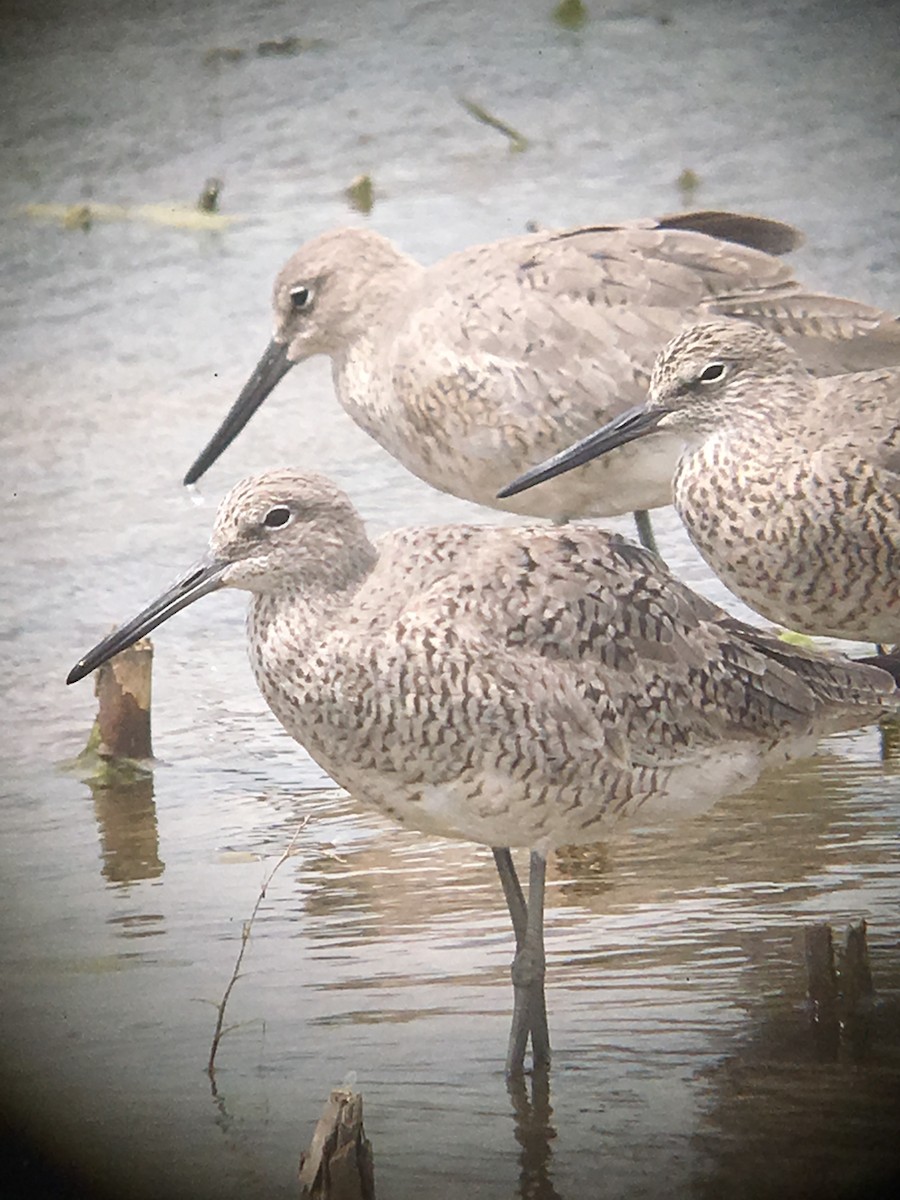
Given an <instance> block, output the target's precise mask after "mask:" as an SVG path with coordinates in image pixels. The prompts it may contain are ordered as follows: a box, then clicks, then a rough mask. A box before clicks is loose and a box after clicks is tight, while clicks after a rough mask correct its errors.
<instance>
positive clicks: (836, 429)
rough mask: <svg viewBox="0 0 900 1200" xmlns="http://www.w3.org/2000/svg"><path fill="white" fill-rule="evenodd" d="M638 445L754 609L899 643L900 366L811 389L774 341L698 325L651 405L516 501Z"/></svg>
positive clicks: (698, 540)
mask: <svg viewBox="0 0 900 1200" xmlns="http://www.w3.org/2000/svg"><path fill="white" fill-rule="evenodd" d="M626 443H628V444H630V445H632V446H633V447H635V449H636V450H640V449H642V450H643V454H644V457H645V459H647V460H653V461H655V463H656V469H661V468H662V466H663V464H666V463H667V464H668V466H669V470H670V471H671V473H672V474H673V477H674V496H675V506H676V508H677V509H678V512H679V513H680V514H681V519H682V520H683V521H684V524H685V526H686V527H687V531H688V533H689V534H690V537H691V540H692V541H693V542H694V544H695V545H696V547H697V549H698V550H699V551H700V553H701V554H702V555H703V557H704V558H705V559H706V561H707V562H708V563H709V565H710V567H711V568H712V569H713V571H715V573H716V574H717V575H718V576H719V578H720V579H721V580H722V581H723V583H725V584H726V585H727V586H728V587H729V588H730V589H731V590H732V591H733V592H734V593H735V595H736V596H739V597H740V598H741V599H742V600H743V601H744V602H745V603H746V604H748V605H749V606H750V607H751V608H753V609H756V611H757V612H759V613H762V615H763V616H765V617H768V618H769V620H771V621H776V622H778V623H779V624H781V625H786V626H788V627H789V628H791V629H797V630H801V631H803V632H805V633H811V634H822V635H827V636H830V637H839V638H851V639H856V640H860V641H872V642H878V643H892V642H893V643H896V642H900V369H896V368H892V369H887V368H886V369H884V370H877V371H862V372H857V373H855V374H851V375H840V376H836V377H834V378H831V379H811V378H810V377H809V375H808V374H807V372H806V371H805V369H804V366H803V363H802V362H801V361H800V359H799V358H798V357H797V355H796V354H795V353H794V352H793V351H792V350H791V349H790V348H789V347H788V346H786V345H785V344H784V342H782V341H780V340H779V339H778V338H777V337H774V336H773V335H772V334H770V333H767V332H766V331H765V330H762V329H757V328H755V327H754V326H752V325H746V324H740V323H737V322H733V321H728V322H726V321H716V322H710V323H708V324H705V325H698V326H697V327H696V328H694V329H690V330H687V331H686V332H685V333H682V334H680V335H679V336H678V337H676V338H675V339H674V340H673V341H672V342H670V343H669V345H668V346H667V347H666V348H665V349H664V350H663V352H662V354H661V355H660V356H659V359H658V360H657V363H656V366H655V367H654V369H653V377H652V380H651V383H650V393H649V397H648V399H647V401H646V403H645V404H644V405H642V406H640V407H638V408H633V409H631V410H628V411H626V412H625V413H623V414H621V415H620V416H619V417H617V418H615V420H613V421H611V422H610V423H609V424H607V425H606V426H604V427H603V428H601V429H599V430H597V431H595V432H594V433H593V434H591V435H590V436H589V437H587V438H585V439H583V440H582V441H581V442H579V443H577V444H576V445H575V446H572V447H570V448H569V449H568V450H565V451H563V452H562V453H561V454H558V455H556V456H555V458H553V459H551V460H549V461H548V462H546V463H542V464H540V465H539V466H537V467H534V468H533V469H532V470H530V471H527V472H526V473H525V474H524V475H523V476H521V477H520V478H519V479H518V480H516V481H515V482H514V483H512V484H510V485H509V486H508V487H506V488H504V489H503V493H504V494H507V493H510V492H518V490H519V489H520V488H527V487H531V486H533V485H534V484H535V483H537V482H540V481H542V480H544V479H545V478H547V477H548V476H556V475H557V474H559V473H563V472H566V471H569V470H572V469H573V468H575V467H576V466H579V465H580V464H582V463H584V462H587V461H591V460H593V459H595V458H596V457H598V456H602V455H605V454H606V453H608V452H610V451H612V450H614V449H616V448H618V447H619V446H621V445H623V444H626ZM637 469H638V470H639V471H640V470H642V464H639V465H638V468H637ZM648 469H649V468H648Z"/></svg>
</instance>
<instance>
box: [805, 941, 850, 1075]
mask: <svg viewBox="0 0 900 1200" xmlns="http://www.w3.org/2000/svg"><path fill="white" fill-rule="evenodd" d="M804 948H805V951H806V976H807V996H808V998H809V1020H810V1025H811V1026H812V1033H813V1041H814V1042H815V1046H816V1050H817V1051H818V1053H819V1055H820V1056H821V1057H823V1058H827V1059H833V1058H835V1057H836V1056H837V1051H838V1044H839V1042H840V1036H841V1028H840V1019H839V1017H838V985H837V973H836V972H835V969H834V942H833V940H832V936H831V926H830V925H829V924H827V922H825V921H822V922H820V923H819V924H817V925H812V926H810V927H809V928H808V929H807V930H806V936H805V947H804Z"/></svg>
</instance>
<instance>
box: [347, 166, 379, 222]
mask: <svg viewBox="0 0 900 1200" xmlns="http://www.w3.org/2000/svg"><path fill="white" fill-rule="evenodd" d="M344 195H345V197H346V198H347V203H348V204H349V205H350V207H351V208H352V209H355V211H356V212H359V213H364V214H365V215H366V216H368V215H369V213H370V212H371V211H372V208H373V207H374V204H375V189H374V187H373V184H372V176H371V175H357V176H356V178H355V179H354V180H353V181H352V183H350V184H348V185H347V187H345V188H344Z"/></svg>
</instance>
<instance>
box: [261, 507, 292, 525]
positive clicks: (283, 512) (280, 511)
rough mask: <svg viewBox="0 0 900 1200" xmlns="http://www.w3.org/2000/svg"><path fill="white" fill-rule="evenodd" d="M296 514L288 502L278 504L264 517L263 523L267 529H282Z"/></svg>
mask: <svg viewBox="0 0 900 1200" xmlns="http://www.w3.org/2000/svg"><path fill="white" fill-rule="evenodd" d="M293 516H294V514H293V513H292V512H291V510H290V509H289V508H288V507H287V505H286V504H276V506H275V507H274V508H270V509H269V511H268V512H267V513H266V515H265V516H264V517H263V525H265V527H266V529H281V527H282V526H283V525H287V524H288V523H289V522H290V521H291V519H292V518H293Z"/></svg>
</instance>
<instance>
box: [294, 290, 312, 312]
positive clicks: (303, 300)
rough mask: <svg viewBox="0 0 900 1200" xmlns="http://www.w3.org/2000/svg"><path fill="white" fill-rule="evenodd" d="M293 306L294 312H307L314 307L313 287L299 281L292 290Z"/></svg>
mask: <svg viewBox="0 0 900 1200" xmlns="http://www.w3.org/2000/svg"><path fill="white" fill-rule="evenodd" d="M289 294H290V297H291V308H293V310H294V312H305V311H306V309H308V308H311V307H312V302H313V289H312V288H311V287H309V286H308V285H307V284H305V283H299V284H297V286H296V287H292V288H291V290H290V293H289Z"/></svg>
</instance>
